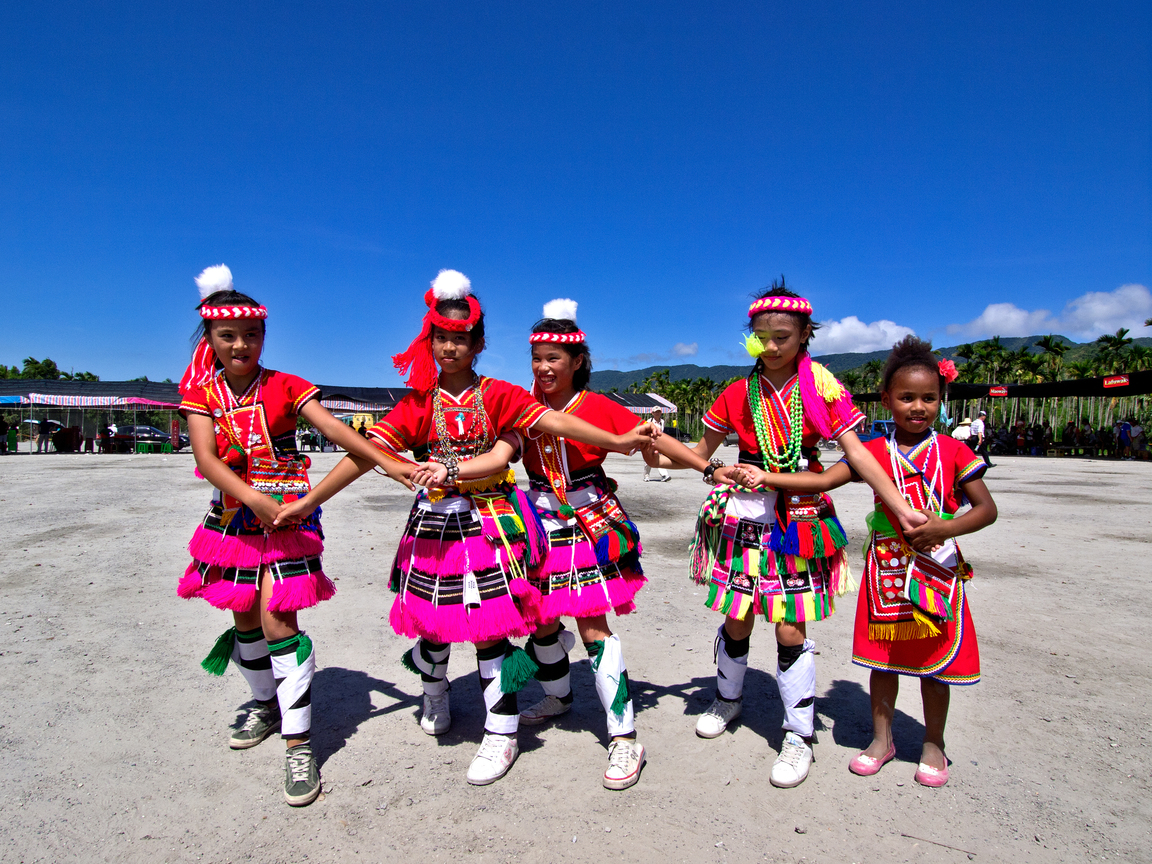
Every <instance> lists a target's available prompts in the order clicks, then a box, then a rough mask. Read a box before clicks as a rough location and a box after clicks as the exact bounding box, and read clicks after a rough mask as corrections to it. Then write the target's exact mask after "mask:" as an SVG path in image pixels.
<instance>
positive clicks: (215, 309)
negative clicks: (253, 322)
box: [200, 306, 268, 320]
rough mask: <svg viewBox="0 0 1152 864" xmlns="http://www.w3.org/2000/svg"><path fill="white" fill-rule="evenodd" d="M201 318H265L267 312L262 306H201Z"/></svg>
mask: <svg viewBox="0 0 1152 864" xmlns="http://www.w3.org/2000/svg"><path fill="white" fill-rule="evenodd" d="M200 317H201V318H211V319H212V320H216V319H218V318H267V317H268V310H267V308H265V307H264V306H201V307H200Z"/></svg>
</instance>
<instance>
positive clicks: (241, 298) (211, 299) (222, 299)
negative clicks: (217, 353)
mask: <svg viewBox="0 0 1152 864" xmlns="http://www.w3.org/2000/svg"><path fill="white" fill-rule="evenodd" d="M259 305H260V304H259V303H257V302H256V301H255V300H253V299H252V298H251V297H249V296H248V295H247V294H241V293H240V292H239V291H217V292H216V293H214V294H209V295H208V296H207V297H205V298H204V299H203V300H201V301H200V302H199V303H198V304H197V305H196V308H197V309H199V308H200V307H201V306H259ZM259 321H260V332H261V333H265V332H267V330H268V326H267V323H266V322H265V320H264V319H263V318H260V319H259ZM211 323H212V322H211V321H209V320H208V319H207V318H201V319H200V323H199V324H198V325H197V326H196V330H195V332H194V333H193V334H192V345H193V346H196V345H199V344H200V340H201V339H207V338H208V325H209V324H211Z"/></svg>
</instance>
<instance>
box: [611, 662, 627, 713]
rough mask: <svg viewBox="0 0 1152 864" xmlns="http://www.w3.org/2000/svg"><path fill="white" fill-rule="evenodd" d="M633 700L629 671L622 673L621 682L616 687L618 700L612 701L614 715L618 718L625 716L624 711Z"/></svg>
mask: <svg viewBox="0 0 1152 864" xmlns="http://www.w3.org/2000/svg"><path fill="white" fill-rule="evenodd" d="M631 699H632V697H631V695H630V694H629V693H628V670H624V671H623V672H621V673H620V681H619V683H618V684H617V685H616V698H615V699H613V700H612V713H613V714H615V715H616V716H617V717H623V716H624V709H625V708H627V707H628V702H629V701H630V700H631Z"/></svg>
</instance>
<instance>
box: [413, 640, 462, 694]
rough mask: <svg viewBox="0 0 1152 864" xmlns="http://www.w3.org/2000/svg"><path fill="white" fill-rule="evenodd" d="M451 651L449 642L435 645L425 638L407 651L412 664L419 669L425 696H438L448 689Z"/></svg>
mask: <svg viewBox="0 0 1152 864" xmlns="http://www.w3.org/2000/svg"><path fill="white" fill-rule="evenodd" d="M451 653H452V645H451V643H446V644H444V645H437V644H436V643H435V642H429V641H428V640H427V639H421V640H420V641H419V642H417V643H416V644H415V645H414V646H413V648H412V650H411V652H409V654H408V657H409V659H410V660H411V662H412V665H413V666H415V667H416V668H417V669H418V670H420V681H421V683H423V685H424V694H425V695H426V696H439V695H440V694H441V693H444V692H445V691H447V690H448V657H449V655H451Z"/></svg>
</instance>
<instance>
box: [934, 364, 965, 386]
mask: <svg viewBox="0 0 1152 864" xmlns="http://www.w3.org/2000/svg"><path fill="white" fill-rule="evenodd" d="M936 367H937V368H938V369H939V370H940V374H941V375H943V376H944V383H945V384H951V383H952V382H953V381H955V380H956V379H957V378H959V377H960V373H959V372H957V371H956V364H955V363H953V362H952V361H951V360H941V361H940V362H939V363H937V364H936Z"/></svg>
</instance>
